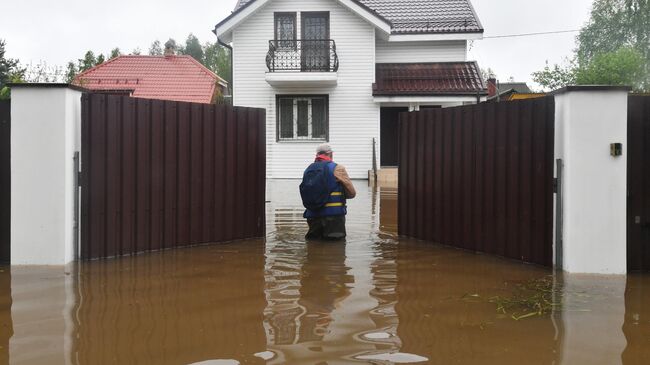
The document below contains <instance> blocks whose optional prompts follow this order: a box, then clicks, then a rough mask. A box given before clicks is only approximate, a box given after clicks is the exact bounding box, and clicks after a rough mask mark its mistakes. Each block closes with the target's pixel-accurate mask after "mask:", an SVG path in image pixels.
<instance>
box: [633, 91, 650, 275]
mask: <svg viewBox="0 0 650 365" xmlns="http://www.w3.org/2000/svg"><path fill="white" fill-rule="evenodd" d="M628 100H629V101H628V145H629V155H628V158H627V162H628V175H627V181H628V183H627V187H628V198H627V222H628V224H627V263H628V269H629V270H631V271H639V270H643V271H648V270H650V96H640V95H636V96H635V95H631V96H630V97H629V99H628Z"/></svg>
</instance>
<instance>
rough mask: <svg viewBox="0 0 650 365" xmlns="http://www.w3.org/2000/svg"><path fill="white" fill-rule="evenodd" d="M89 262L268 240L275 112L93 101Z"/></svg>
mask: <svg viewBox="0 0 650 365" xmlns="http://www.w3.org/2000/svg"><path fill="white" fill-rule="evenodd" d="M82 146H83V148H82V151H81V161H82V174H81V192H82V194H81V258H82V259H95V258H103V257H112V256H120V255H128V254H133V253H138V252H144V251H154V250H160V249H167V248H174V247H182V246H188V245H196V244H204V243H213V242H224V241H231V240H236V239H244V238H251V237H261V236H263V234H264V201H265V169H266V156H265V154H266V152H265V111H264V110H263V109H253V108H241V107H230V106H226V105H208V104H193V103H184V102H172V101H160V100H148V99H138V98H129V97H126V96H117V95H102V94H84V95H83V98H82Z"/></svg>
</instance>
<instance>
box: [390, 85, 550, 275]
mask: <svg viewBox="0 0 650 365" xmlns="http://www.w3.org/2000/svg"><path fill="white" fill-rule="evenodd" d="M554 122H555V103H554V99H553V97H546V98H540V99H533V100H523V101H514V102H502V103H483V104H479V105H472V106H463V107H456V108H448V109H430V110H425V111H420V112H414V113H402V114H401V115H400V146H399V218H398V222H399V223H398V225H399V233H400V234H401V235H405V236H410V237H414V238H418V239H424V240H429V241H434V242H438V243H441V244H445V245H450V246H455V247H459V248H463V249H467V250H472V251H479V252H486V253H490V254H496V255H499V256H504V257H508V258H513V259H517V260H522V261H525V262H531V263H537V264H541V265H546V266H551V265H552V262H553V258H552V252H553V163H554V162H553V148H554Z"/></svg>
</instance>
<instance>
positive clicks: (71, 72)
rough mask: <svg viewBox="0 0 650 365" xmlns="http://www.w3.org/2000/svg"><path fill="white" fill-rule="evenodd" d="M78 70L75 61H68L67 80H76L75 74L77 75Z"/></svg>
mask: <svg viewBox="0 0 650 365" xmlns="http://www.w3.org/2000/svg"><path fill="white" fill-rule="evenodd" d="M77 73H78V70H77V66H76V65H75V64H74V62H68V66H66V71H65V82H67V83H71V82H72V81H74V78H75V76H77Z"/></svg>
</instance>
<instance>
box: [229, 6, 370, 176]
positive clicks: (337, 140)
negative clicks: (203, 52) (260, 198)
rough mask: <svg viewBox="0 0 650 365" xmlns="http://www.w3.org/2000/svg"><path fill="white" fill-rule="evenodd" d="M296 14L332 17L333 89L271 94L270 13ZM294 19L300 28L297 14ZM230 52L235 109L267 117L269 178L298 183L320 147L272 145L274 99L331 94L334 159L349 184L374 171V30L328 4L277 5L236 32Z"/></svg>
mask: <svg viewBox="0 0 650 365" xmlns="http://www.w3.org/2000/svg"><path fill="white" fill-rule="evenodd" d="M294 11H295V12H298V11H329V12H330V36H331V38H332V39H334V40H335V41H336V48H337V53H338V56H339V60H340V68H339V71H338V85H337V86H335V87H327V88H303V89H291V88H289V89H286V88H282V89H274V88H273V87H271V86H270V85H269V84H268V83H267V82H266V81H265V73H266V72H267V68H266V61H265V58H266V54H267V52H268V41H269V40H270V39H273V36H274V35H273V13H274V12H294ZM297 18H298V22H300V14H298V16H297ZM298 29H300V24H298ZM299 34H300V33H299ZM233 47H234V53H233V60H234V94H235V95H234V103H235V105H241V106H252V107H259V108H265V109H266V111H267V112H266V115H267V128H266V136H267V173H268V175H267V177H269V178H299V177H301V176H302V173H303V171H304V169H305V167H306V166H307V165H308V164H309V163H311V162H313V159H314V156H315V150H316V146H317V145H318V144H319V142H280V143H278V142H276V115H275V113H276V106H275V95H276V94H329V136H330V143H331V144H332V146H333V148H334V149H335V158H336V160H337V162H340V163H342V164H344V165H345V166H346V167H347V169H348V172H349V173H350V175H351V176H352V177H353V178H367V173H368V170H370V169H371V168H372V138H373V137H379V106H378V105H377V104H375V103H374V102H373V99H372V83H373V82H374V71H375V70H374V65H375V31H374V28H373V26H371V25H370V24H369V23H367V22H365V21H364V20H363V19H361V18H360V17H359V16H357V15H355V14H354V13H352V12H350V11H349V10H347V9H346V8H344V7H342V6H341V5H338V4H337V3H335V2H334V1H331V0H305V1H300V2H296V1H291V0H275V1H273V2H271V3H269V4H268V5H266V6H264V7H263V8H262V9H260V10H259V11H258V12H257V13H255V14H254V15H252V16H251V17H250V18H248V19H247V20H246V21H245V22H244V23H242V24H241V25H240V26H238V27H237V28H236V29H235V30H234V32H233Z"/></svg>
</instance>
